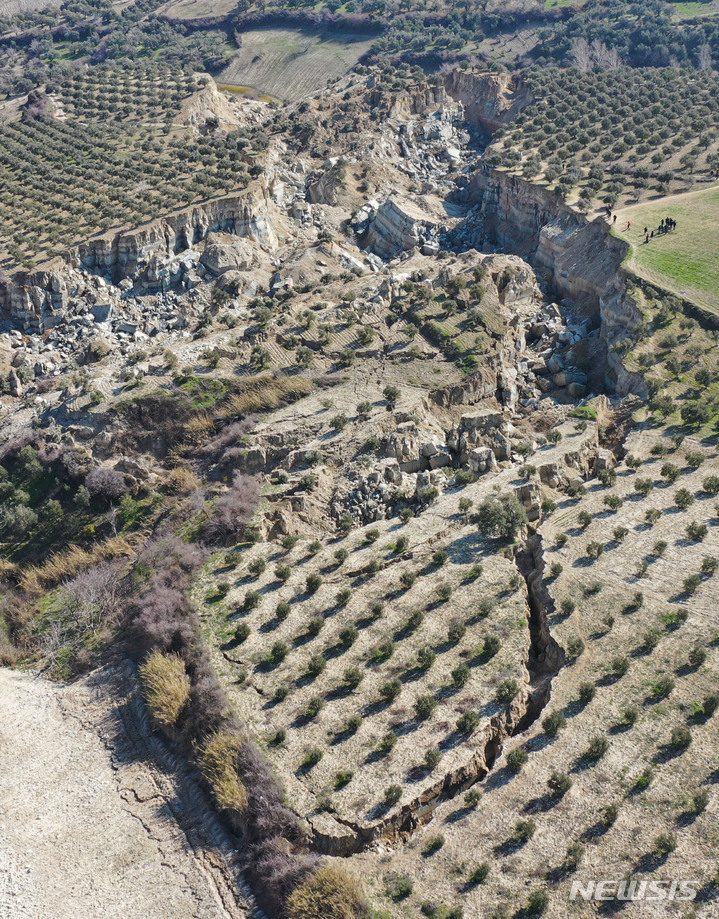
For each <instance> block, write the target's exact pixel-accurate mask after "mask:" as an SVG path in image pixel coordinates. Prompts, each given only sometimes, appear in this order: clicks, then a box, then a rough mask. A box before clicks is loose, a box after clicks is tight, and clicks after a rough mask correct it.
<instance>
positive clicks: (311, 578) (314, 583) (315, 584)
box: [305, 571, 322, 594]
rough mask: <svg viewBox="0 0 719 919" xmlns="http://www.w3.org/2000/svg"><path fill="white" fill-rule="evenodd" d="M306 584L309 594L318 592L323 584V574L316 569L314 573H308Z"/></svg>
mask: <svg viewBox="0 0 719 919" xmlns="http://www.w3.org/2000/svg"><path fill="white" fill-rule="evenodd" d="M305 586H306V588H307V593H308V594H316V593H317V591H318V590H319V589H320V587H321V586H322V578H321V576H320V575H319V574H317V573H316V572H314V571H313V572H312V574H308V575H307V578H306V580H305Z"/></svg>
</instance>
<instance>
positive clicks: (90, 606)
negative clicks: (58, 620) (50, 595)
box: [60, 562, 120, 630]
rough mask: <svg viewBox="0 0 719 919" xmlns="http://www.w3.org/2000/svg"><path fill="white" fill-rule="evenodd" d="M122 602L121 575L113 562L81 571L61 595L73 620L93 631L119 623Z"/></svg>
mask: <svg viewBox="0 0 719 919" xmlns="http://www.w3.org/2000/svg"><path fill="white" fill-rule="evenodd" d="M119 601H120V573H119V570H118V566H117V565H114V564H112V563H110V562H107V563H105V564H102V565H95V566H94V567H93V568H87V569H86V570H85V571H81V572H80V574H78V575H76V576H75V577H74V578H73V579H72V580H71V581H68V582H67V583H66V584H64V585H63V586H62V590H61V592H60V602H61V603H62V604H63V606H64V607H65V609H66V610H67V613H68V614H69V615H70V617H71V618H72V619H73V620H74V621H75V622H76V623H77V624H78V625H79V626H81V627H83V628H88V629H92V630H94V629H97V628H99V627H100V625H102V624H103V623H107V622H111V621H113V620H114V619H115V617H116V615H117V612H118V606H119Z"/></svg>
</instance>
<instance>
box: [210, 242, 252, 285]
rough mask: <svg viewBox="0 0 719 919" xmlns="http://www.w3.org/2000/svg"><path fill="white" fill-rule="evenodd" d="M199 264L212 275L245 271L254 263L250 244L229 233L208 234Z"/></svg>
mask: <svg viewBox="0 0 719 919" xmlns="http://www.w3.org/2000/svg"><path fill="white" fill-rule="evenodd" d="M200 261H201V263H202V264H203V265H204V266H205V268H207V270H208V271H211V272H212V273H213V274H214V275H221V274H223V273H224V272H225V271H247V270H248V269H250V268H252V266H253V265H254V263H255V257H254V252H253V251H252V244H251V243H250V242H248V240H246V239H243V238H242V237H239V236H233V235H232V234H231V233H208V235H207V241H206V243H205V251H204V252H203V254H202V258H201V259H200Z"/></svg>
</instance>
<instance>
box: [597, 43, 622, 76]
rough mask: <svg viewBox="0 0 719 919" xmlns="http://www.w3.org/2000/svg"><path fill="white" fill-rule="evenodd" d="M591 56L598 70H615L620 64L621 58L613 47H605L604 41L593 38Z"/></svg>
mask: <svg viewBox="0 0 719 919" xmlns="http://www.w3.org/2000/svg"><path fill="white" fill-rule="evenodd" d="M592 56H593V58H594V61H595V63H596V64H597V66H598V67H599V68H600V70H616V69H617V68H618V67H621V66H622V59H621V57H620V55H619V52H618V51H617V50H616V49H615V48H607V46H606V45H605V44H604V42H602V41H599V39H597V38H595V39H594V41H593V42H592Z"/></svg>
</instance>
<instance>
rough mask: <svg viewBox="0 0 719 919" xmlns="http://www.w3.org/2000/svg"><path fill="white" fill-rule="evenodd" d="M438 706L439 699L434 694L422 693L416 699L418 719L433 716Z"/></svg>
mask: <svg viewBox="0 0 719 919" xmlns="http://www.w3.org/2000/svg"><path fill="white" fill-rule="evenodd" d="M436 707H437V700H436V699H435V698H434V696H428V695H422V696H417V698H416V699H415V701H414V714H415V717H416V718H417V720H418V721H426V720H427V719H428V718H430V717H431V715H432V713H433V712H434V710H435V708H436Z"/></svg>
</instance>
